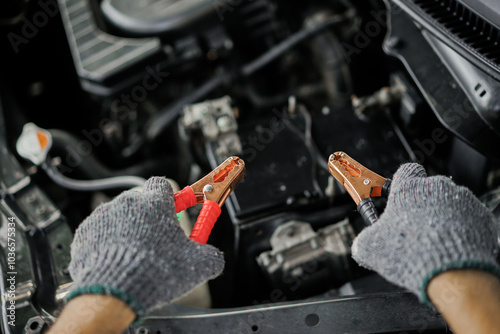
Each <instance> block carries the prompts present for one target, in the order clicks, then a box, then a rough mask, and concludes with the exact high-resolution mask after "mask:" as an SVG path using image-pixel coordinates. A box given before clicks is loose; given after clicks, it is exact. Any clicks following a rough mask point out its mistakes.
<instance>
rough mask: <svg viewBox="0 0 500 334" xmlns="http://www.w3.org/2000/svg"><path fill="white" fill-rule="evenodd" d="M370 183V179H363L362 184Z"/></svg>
mask: <svg viewBox="0 0 500 334" xmlns="http://www.w3.org/2000/svg"><path fill="white" fill-rule="evenodd" d="M370 183H371V181H370V180H368V179H366V180H364V181H363V184H364V185H365V186H367V185H369V184H370Z"/></svg>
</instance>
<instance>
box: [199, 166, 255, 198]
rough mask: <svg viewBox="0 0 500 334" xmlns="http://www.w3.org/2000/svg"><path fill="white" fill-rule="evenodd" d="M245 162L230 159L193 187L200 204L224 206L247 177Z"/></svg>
mask: <svg viewBox="0 0 500 334" xmlns="http://www.w3.org/2000/svg"><path fill="white" fill-rule="evenodd" d="M245 172H246V167H245V162H244V161H243V160H242V159H240V158H238V157H229V158H227V159H226V161H224V162H223V163H222V164H220V165H219V167H217V168H215V169H214V170H213V171H212V172H210V173H209V174H207V175H206V176H205V177H204V178H202V179H200V180H198V181H197V182H195V183H193V184H192V185H191V189H193V191H194V193H195V195H196V199H197V201H198V203H203V201H205V200H211V201H213V202H216V203H218V204H219V206H222V205H223V204H224V201H225V200H226V198H227V197H228V196H229V194H230V193H231V192H232V191H233V190H234V189H235V188H236V186H237V185H238V184H239V183H240V182H241V180H243V178H244V177H245Z"/></svg>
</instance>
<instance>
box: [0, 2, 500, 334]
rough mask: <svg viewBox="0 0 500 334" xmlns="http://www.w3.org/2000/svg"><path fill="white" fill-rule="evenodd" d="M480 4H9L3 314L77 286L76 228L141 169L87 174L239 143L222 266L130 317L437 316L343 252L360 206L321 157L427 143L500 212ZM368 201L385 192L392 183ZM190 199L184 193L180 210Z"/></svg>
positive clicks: (193, 160) (219, 231) (188, 220)
mask: <svg viewBox="0 0 500 334" xmlns="http://www.w3.org/2000/svg"><path fill="white" fill-rule="evenodd" d="M443 3H446V4H445V5H442V4H443ZM474 6H475V5H471V4H469V2H468V1H458V0H447V1H444V2H438V1H420V0H395V1H388V0H387V1H378V0H369V1H357V0H328V1H310V2H299V1H282V0H217V1H211V0H200V1H189V0H178V1H174V0H163V1H160V0H146V1H132V0H123V1H117V0H103V1H100V0H58V2H56V1H55V0H52V1H51V0H39V1H29V0H28V1H12V4H7V3H6V4H1V5H0V29H2V31H3V35H4V37H6V38H3V39H2V41H1V43H2V50H3V52H2V53H1V55H0V58H1V62H0V103H1V105H0V147H1V150H0V151H1V152H0V185H1V189H0V191H1V194H2V197H1V202H0V223H1V225H0V231H2V230H5V231H6V229H7V227H8V226H9V225H8V222H9V221H11V220H10V218H11V217H16V218H15V221H16V225H15V228H16V233H17V244H16V254H17V255H16V266H17V269H16V284H15V286H16V292H15V294H14V295H12V296H11V297H9V293H8V287H9V286H10V283H9V281H8V278H9V275H8V272H9V269H8V268H7V264H8V263H9V260H8V257H9V256H8V250H7V249H8V248H7V239H4V236H3V234H1V235H0V245H1V247H2V255H1V256H0V265H1V267H2V277H3V279H2V280H1V282H2V283H1V285H0V289H1V292H2V296H3V299H2V300H3V302H2V313H3V315H2V330H3V332H4V333H5V334H7V333H44V332H45V331H46V330H47V329H48V327H49V326H50V325H51V324H52V323H53V322H54V321H55V319H56V318H57V316H58V314H59V312H60V310H61V308H62V306H63V304H64V302H63V300H64V296H65V295H66V294H67V292H68V289H69V288H70V287H71V283H72V280H71V277H70V275H69V271H68V264H69V261H70V244H71V241H72V237H73V233H74V231H75V230H76V228H77V227H78V225H79V223H80V222H81V221H82V220H83V219H84V218H85V217H86V216H88V215H89V214H90V213H91V212H92V210H93V209H95V208H96V207H97V206H98V205H99V204H100V203H103V202H107V201H109V200H111V199H112V198H113V197H115V196H116V195H118V194H119V193H120V192H121V191H123V190H125V189H127V188H131V186H130V184H127V183H126V182H125V183H121V184H117V185H115V186H113V187H108V188H103V189H101V188H99V187H98V188H92V187H90V186H88V187H87V185H88V184H87V183H85V182H86V181H91V180H94V181H95V180H105V179H109V178H113V177H140V178H145V179H147V178H149V177H151V176H155V175H160V176H166V177H167V178H169V179H170V180H171V181H172V183H173V184H174V185H175V186H177V187H178V189H180V188H183V187H184V186H185V185H189V184H191V183H193V182H195V181H196V180H198V179H199V178H200V177H202V176H203V175H205V174H206V173H207V172H209V171H211V170H212V169H214V168H216V167H217V166H218V165H219V164H221V163H222V162H223V161H224V160H226V159H227V158H228V157H230V156H238V157H240V158H241V159H243V160H244V161H245V164H246V170H247V172H246V176H245V178H244V179H243V181H242V182H241V183H240V185H239V186H238V188H237V189H236V190H235V192H234V193H232V194H231V195H230V196H229V198H228V199H227V200H226V202H225V205H224V207H223V210H222V214H221V216H220V217H219V219H218V221H217V224H216V225H215V228H214V230H213V231H212V234H211V236H210V239H209V243H210V244H212V245H214V246H216V247H218V248H219V249H221V250H222V251H223V252H224V254H225V260H226V267H225V270H224V273H223V275H221V276H220V277H218V278H217V279H215V280H213V281H210V282H209V283H208V285H206V286H203V287H202V288H200V289H199V290H197V291H196V292H194V293H193V295H191V298H185V299H184V300H183V301H181V302H179V303H176V304H173V305H167V306H165V307H164V308H161V309H159V310H156V311H155V312H154V313H153V314H151V315H150V316H148V317H146V318H145V319H144V321H143V322H142V323H141V324H136V325H134V326H132V327H130V329H129V331H128V333H140V334H147V333H149V334H151V333H156V334H167V333H271V332H272V333H304V332H309V331H311V332H314V333H445V332H446V331H447V327H446V324H445V322H444V320H443V319H442V318H441V317H440V316H439V314H437V313H435V312H433V310H431V309H430V308H428V307H427V306H425V305H422V304H420V303H419V301H418V299H417V298H416V297H414V296H413V295H411V294H410V293H408V292H406V291H404V290H402V289H400V288H398V287H396V286H393V285H391V284H390V283H388V282H386V281H385V280H383V279H382V278H381V277H379V276H378V275H376V274H374V273H373V272H370V271H368V270H366V269H363V268H361V267H359V266H358V265H357V264H356V263H355V262H354V260H353V259H352V258H351V251H350V247H351V244H352V240H353V239H354V238H355V237H356V235H357V234H358V233H359V232H360V231H361V230H362V229H363V227H364V224H363V221H362V219H361V217H360V216H359V214H358V213H357V212H356V205H355V204H354V203H353V202H352V200H351V198H350V197H349V194H348V193H347V192H346V191H345V189H344V188H343V187H341V186H340V185H339V184H338V183H337V182H336V181H335V179H334V178H333V177H332V176H331V175H330V173H329V171H328V166H327V159H328V157H329V156H330V154H332V153H334V152H336V151H339V150H341V151H344V152H347V153H349V154H350V155H351V156H353V157H354V158H355V159H356V160H358V161H360V162H361V163H362V164H363V165H365V166H366V167H368V168H369V169H371V170H373V171H376V172H377V173H378V174H380V175H384V176H386V177H391V176H392V174H393V173H394V172H395V171H396V169H397V168H398V167H399V166H400V165H401V164H403V163H405V162H411V161H413V162H419V163H421V164H423V165H424V166H425V167H426V169H427V171H428V173H429V174H431V175H435V174H443V175H447V176H450V177H452V178H453V180H454V181H455V182H456V183H458V184H461V185H464V186H467V187H469V188H470V189H471V190H472V191H473V192H474V193H475V194H476V195H477V196H478V197H480V198H481V200H483V201H484V202H485V204H486V205H487V206H488V207H489V208H491V210H492V211H493V212H494V213H495V214H496V215H495V216H496V217H498V210H495V209H496V208H497V205H498V204H499V203H500V201H499V200H498V198H499V194H500V192H499V191H500V190H499V189H500V188H498V186H499V183H500V169H499V167H500V165H499V163H498V161H499V160H498V158H499V157H500V151H499V150H498V149H497V146H496V145H497V144H498V143H500V123H499V119H500V118H499V112H500V110H499V109H498V108H499V105H500V104H499V103H498V96H499V95H498V94H497V92H498V91H499V90H500V81H499V80H500V61H499V59H500V51H499V50H500V49H499V48H498V43H500V22H499V21H498V20H496V19H497V18H498V17H497V16H498V13H500V8H498V5H496V4H493V5H491V6H492V7H490V11H483V10H479V9H476V8H475V7H474ZM441 7H442V8H441ZM480 8H483V9H484V7H480ZM492 8H493V9H492ZM450 11H451V12H453V13H455V14H453V15H455V16H457V15H459V14H460V15H462V16H464V17H465V16H467V17H468V19H469V20H470V22H472V21H473V22H475V23H474V24H476V26H475V28H474V29H473V28H471V26H470V25H467V26H465V27H462V26H460V24H459V23H460V22H459V21H457V22H455V21H453V20H452V19H450V18H448V17H447V16H446V15H447V14H449V13H448V12H450ZM495 11H496V13H497V14H496V15H497V16H495V15H493V14H490V12H495ZM457 13H458V14H457ZM467 27H469V29H470V33H467V31H466V29H467ZM476 28H477V29H476ZM478 29H479V30H480V29H482V31H483V32H484V34H489V35H488V36H489V38H488V40H484V41H483V40H482V39H481V38H482V37H481V36H483V35H484V34H481V36H479V35H477V36H476V35H475V34H476V31H477V30H478ZM488 43H490V44H491V43H492V44H491V46H490V45H489V44H488ZM488 48H489V49H488ZM27 123H34V124H36V125H37V126H38V127H40V129H46V130H47V131H48V132H49V133H50V135H51V138H52V139H51V140H52V148H51V149H50V152H49V157H50V161H49V162H47V163H48V164H49V165H50V166H49V168H52V169H53V170H56V172H57V173H59V174H61V175H63V176H64V178H61V179H60V180H62V181H60V182H56V181H54V179H53V178H52V177H51V176H50V175H49V174H47V172H46V171H45V170H44V168H42V167H41V166H37V165H36V164H33V163H31V162H29V161H27V160H25V159H23V158H22V157H21V156H20V155H19V154H18V151H16V142H17V140H18V138H19V136H20V135H21V133H22V131H23V127H24V126H25V125H26V124H27ZM68 180H79V181H82V186H81V187H80V188H78V187H76V186H75V187H76V188H75V187H72V186H71V185H72V183H71V181H68ZM96 189H97V190H96ZM375 204H376V206H377V208H378V209H379V211H380V212H382V211H383V208H384V205H385V200H383V199H377V200H376V201H375ZM198 211H199V208H198V209H196V208H193V209H189V210H188V211H187V212H186V213H185V214H184V216H183V219H184V221H183V222H182V223H181V224H184V225H183V227H185V228H186V229H187V230H189V229H191V228H192V224H193V222H192V220H193V219H192V217H196V216H197V214H198ZM497 220H498V219H497ZM10 300H15V301H16V312H15V313H16V317H15V318H16V323H17V325H16V326H12V325H11V324H10V323H9V318H8V315H9V309H8V307H9V305H10V304H9V302H10Z"/></svg>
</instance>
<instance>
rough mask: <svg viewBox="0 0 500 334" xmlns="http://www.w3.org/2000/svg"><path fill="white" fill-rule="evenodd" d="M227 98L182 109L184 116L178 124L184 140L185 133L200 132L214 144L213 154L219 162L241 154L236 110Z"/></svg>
mask: <svg viewBox="0 0 500 334" xmlns="http://www.w3.org/2000/svg"><path fill="white" fill-rule="evenodd" d="M231 103H232V101H231V98H230V97H229V96H224V97H222V98H219V99H215V100H210V101H205V102H201V103H197V104H192V105H189V106H186V107H185V108H184V116H183V117H182V118H181V120H180V122H179V128H180V133H181V135H183V136H184V137H185V138H188V137H189V135H188V133H187V131H190V132H191V131H194V130H201V133H202V134H203V137H204V139H205V140H206V141H208V142H215V144H216V145H217V149H216V151H215V154H216V155H217V158H219V159H220V160H223V159H225V158H226V157H228V156H231V155H235V154H239V153H240V152H242V144H241V141H240V138H239V137H238V134H237V132H236V131H237V130H238V123H237V122H236V113H237V109H234V108H233V107H232V105H231Z"/></svg>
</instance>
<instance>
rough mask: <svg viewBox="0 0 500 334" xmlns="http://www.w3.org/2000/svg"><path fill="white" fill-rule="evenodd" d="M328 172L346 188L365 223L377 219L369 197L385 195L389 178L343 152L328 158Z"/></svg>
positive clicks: (389, 182) (387, 191) (389, 181)
mask: <svg viewBox="0 0 500 334" xmlns="http://www.w3.org/2000/svg"><path fill="white" fill-rule="evenodd" d="M328 170H329V171H330V174H332V175H333V177H335V179H336V180H337V181H338V182H339V183H340V184H341V185H342V186H343V187H344V188H345V189H346V190H347V192H348V193H349V195H351V197H352V199H353V200H354V202H355V203H356V205H357V206H358V211H359V213H360V214H361V216H363V219H364V220H365V222H366V223H367V224H370V225H371V224H373V223H374V222H375V221H377V219H378V214H377V212H376V210H375V205H374V204H373V202H372V200H371V197H381V196H384V197H387V195H388V194H389V191H390V185H391V180H389V179H386V178H385V177H382V176H380V175H378V174H376V173H374V172H372V171H371V170H369V169H368V168H366V167H365V166H363V165H361V164H360V163H359V162H357V161H356V160H354V159H353V158H351V157H350V156H349V155H347V154H346V153H344V152H335V153H333V154H332V155H330V158H329V160H328Z"/></svg>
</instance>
